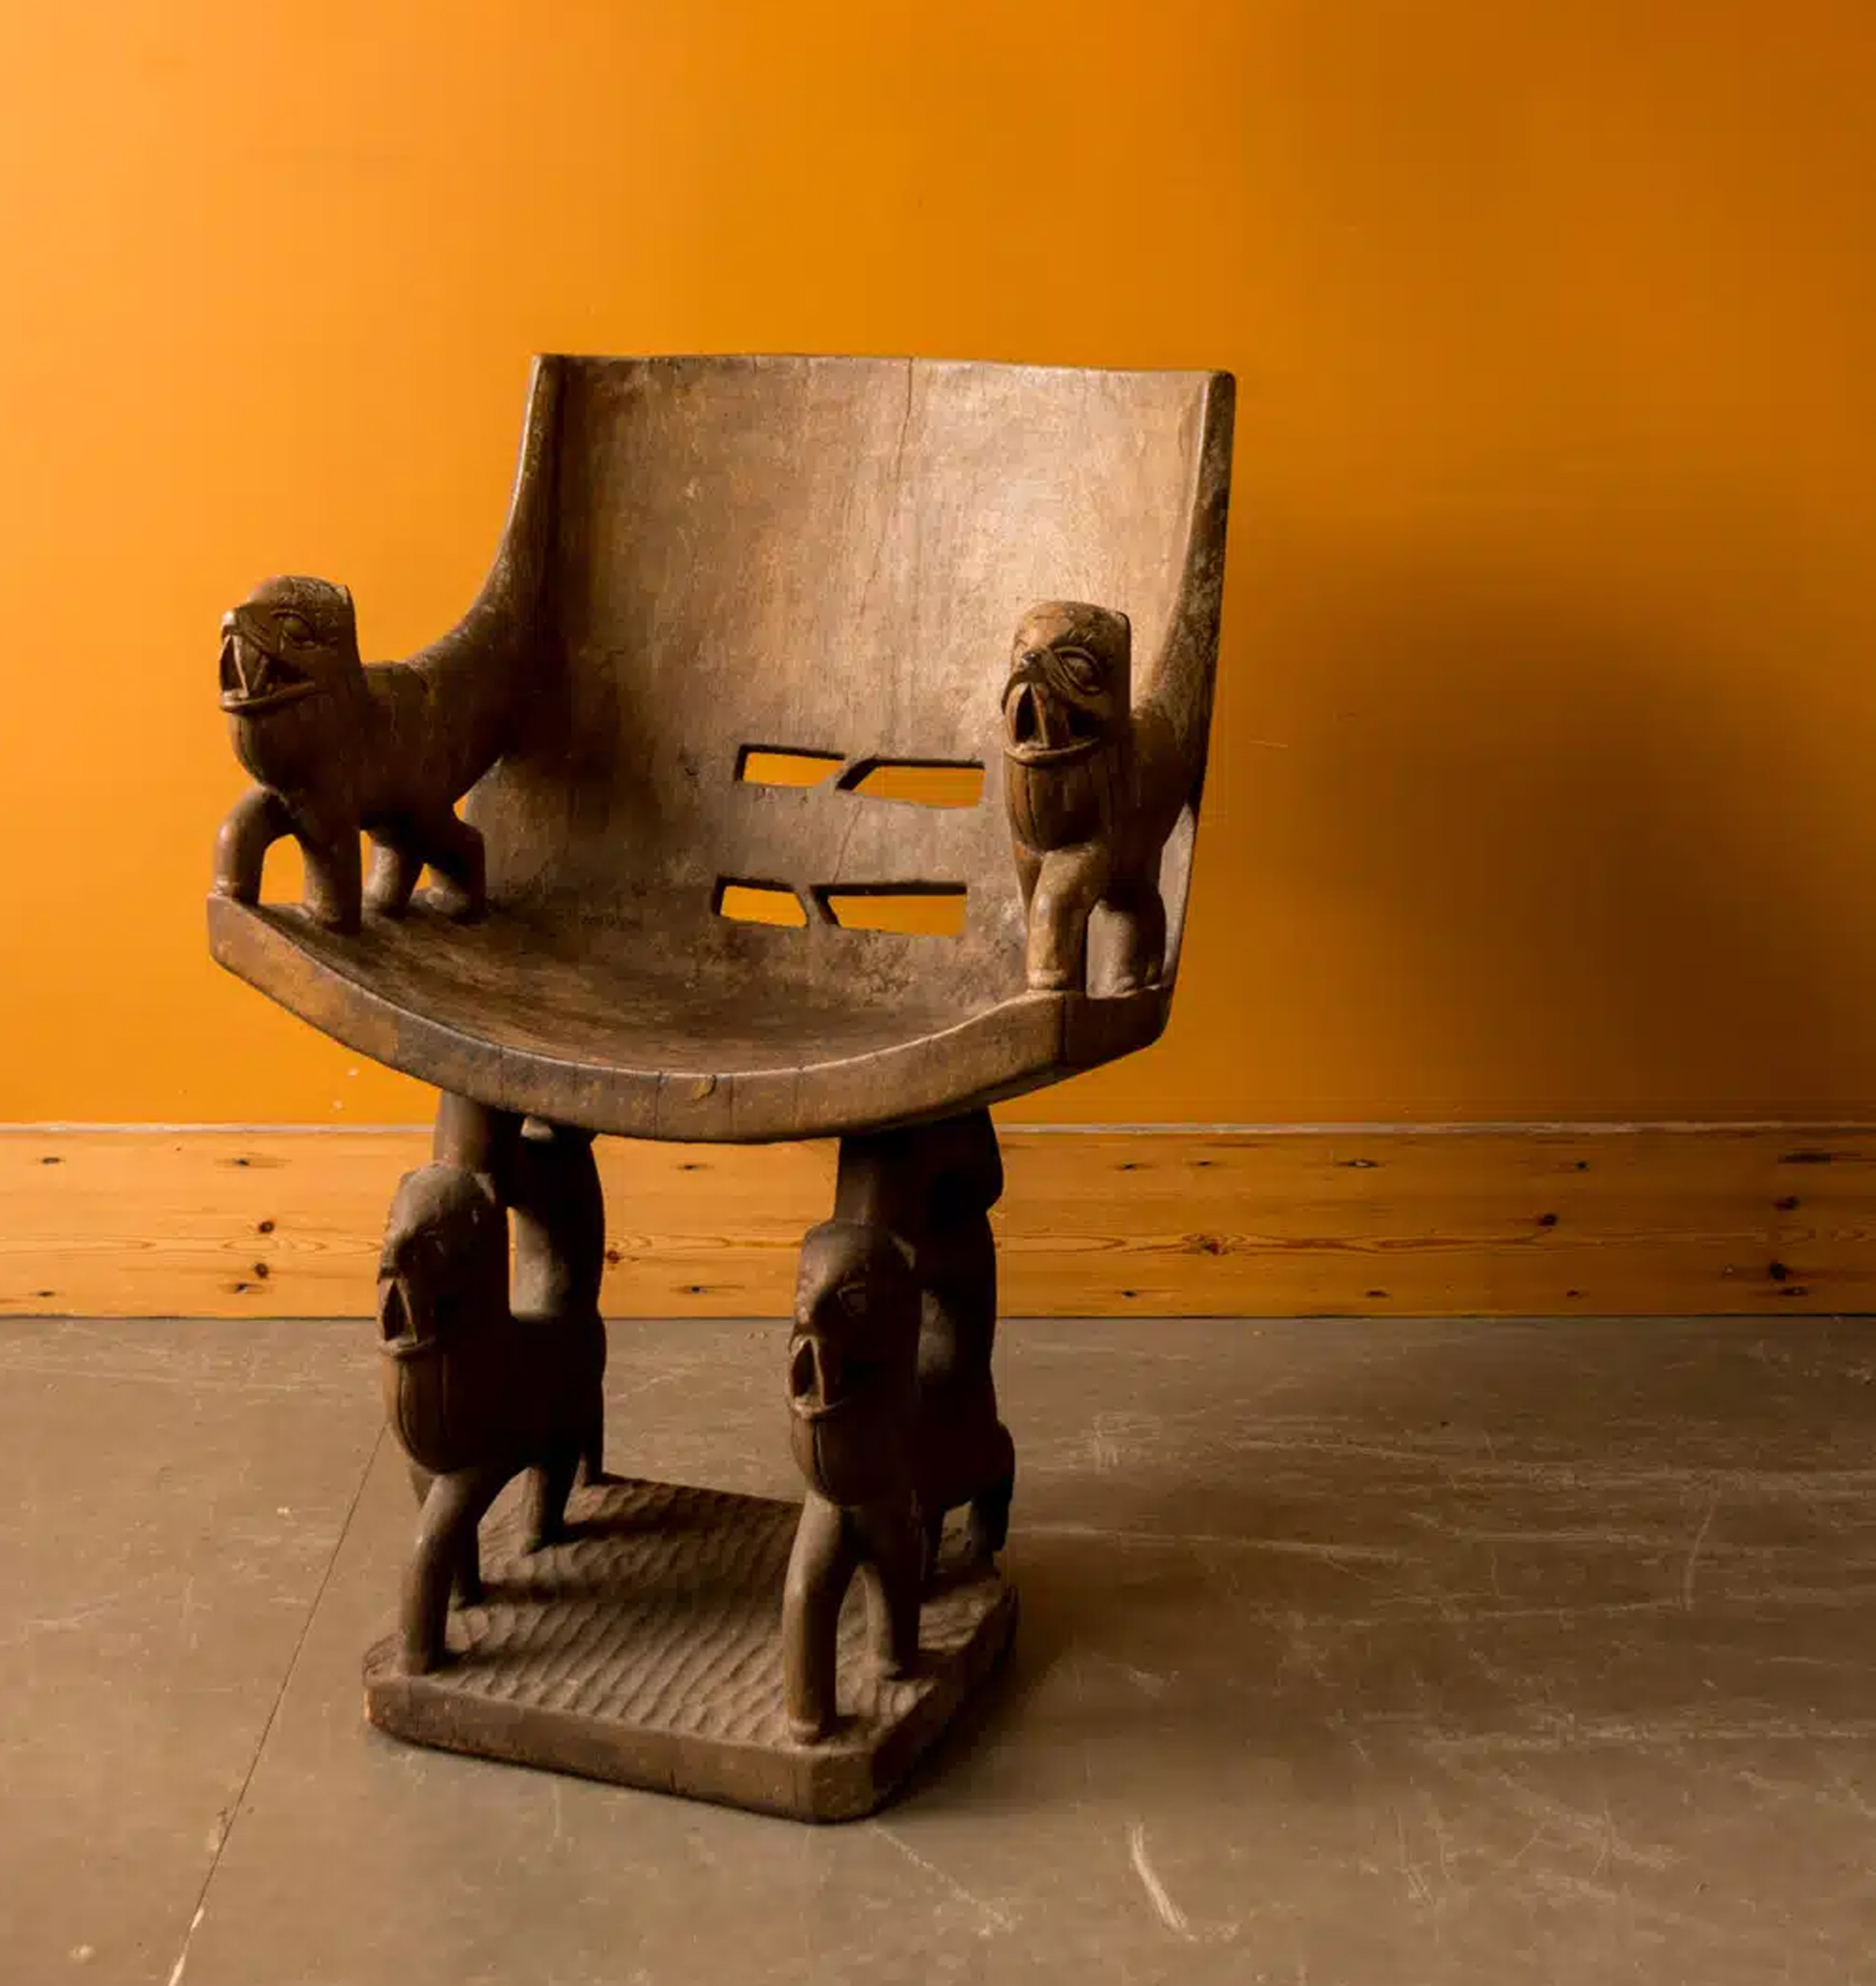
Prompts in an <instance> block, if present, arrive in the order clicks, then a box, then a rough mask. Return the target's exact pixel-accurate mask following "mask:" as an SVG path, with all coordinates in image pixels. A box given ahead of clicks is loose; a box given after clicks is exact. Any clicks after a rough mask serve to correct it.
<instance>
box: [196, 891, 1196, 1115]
mask: <svg viewBox="0 0 1876 1986" xmlns="http://www.w3.org/2000/svg"><path fill="white" fill-rule="evenodd" d="M795 935H796V934H795V933H794V932H786V931H779V932H766V931H760V930H758V931H751V932H749V933H748V934H747V936H746V938H745V943H746V944H747V945H749V946H751V947H754V946H767V947H772V948H777V949H778V950H779V948H782V947H784V946H786V944H787V943H788V941H789V939H790V938H791V937H794V936H795ZM840 935H841V936H842V937H843V938H845V939H846V941H847V944H848V947H849V948H850V949H851V951H852V952H853V954H854V956H855V962H856V963H858V962H861V961H863V960H864V959H865V957H866V955H867V954H869V953H875V952H876V953H878V954H879V955H881V956H882V957H885V958H890V957H891V955H892V952H893V950H894V949H895V948H900V947H903V946H904V945H905V944H906V943H907V940H906V939H904V938H902V937H898V936H875V935H874V934H872V933H868V932H849V933H841V934H840ZM209 937H210V944H211V947H212V948H213V951H214V954H215V957H216V958H217V960H218V961H219V963H221V964H223V965H224V966H226V967H228V969H229V970H230V971H232V972H234V973H236V974H238V975H239V976H240V977H241V978H244V979H247V980H248V981H250V983H251V984H252V985H254V986H256V987H258V988H259V989H260V991H261V992H263V993H266V994H267V995H268V996H269V997H270V998H271V999H274V1000H276V1001H278V1002H279V1003H280V1005H281V1006H282V1007H284V1008H288V1009H289V1010H290V1011H291V1012H293V1013H295V1014H298V1015H299V1016H300V1017H301V1018H302V1019H303V1020H306V1021H309V1022H310V1023H312V1024H313V1025H314V1026H316V1027H318V1028H320V1029H322V1030H323V1031H324V1032H325V1033H326V1034H328V1035H331V1036H333V1037H334V1038H337V1039H338V1040H340V1041H343V1042H344V1043H345V1044H346V1045H347V1046H348V1047H351V1048H355V1049H356V1050H357V1051H358V1052H359V1053H360V1054H366V1055H370V1056H371V1057H373V1058H374V1059H375V1060H377V1061H380V1062H385V1063H387V1064H389V1065H390V1066H391V1067H392V1068H394V1069H402V1070H404V1071H405V1072H406V1073H407V1074H410V1075H413V1076H416V1077H418V1078H420V1079H421V1080H422V1081H424V1082H426V1083H431V1084H435V1085H436V1086H437V1087H438V1088H440V1089H444V1090H447V1091H450V1092H451V1093H453V1094H456V1095H460V1096H465V1097H470V1098H473V1099H475V1100H476V1101H477V1102H479V1103H485V1104H488V1105H490V1106H492V1107H493V1108H495V1109H499V1110H506V1111H515V1112H520V1113H523V1114H531V1115H535V1116H539V1117H546V1118H550V1119H552V1120H555V1121H559V1122H565V1123H577V1124H582V1125H584V1126H586V1127H587V1128H588V1129H593V1130H598V1131H608V1132H613V1133H615V1134H616V1135H618V1136H621V1137H628V1138H671V1139H682V1140H694V1141H698V1142H736V1143H758V1142H761V1141H764V1140H771V1139H784V1138H815V1137H826V1136H832V1135H835V1134H837V1133H840V1132H842V1131H852V1130H862V1129H869V1128H870V1127H872V1126H875V1125H880V1124H885V1123H900V1122H904V1121H907V1120H908V1119H915V1118H918V1117H925V1116H933V1115H938V1114H947V1115H948V1114H953V1113H956V1112H959V1111H964V1110H970V1109H974V1108H976V1107H977V1106H978V1105H981V1104H986V1103H991V1102H993V1101H995V1100H996V1099H999V1098H1003V1097H1010V1096H1015V1095H1018V1094H1020V1093H1021V1092H1022V1091H1024V1090H1029V1089H1036V1088H1038V1087H1040V1086H1041V1085H1043V1084H1049V1083H1052V1082H1056V1081H1058V1080H1059V1079H1060V1078H1062V1077H1064V1076H1067V1075H1070V1074H1073V1073H1074V1072H1075V1071H1076V1070H1077V1069H1086V1068H1090V1067H1092V1066H1094V1065H1095V1064H1097V1063H1099V1062H1106V1061H1110V1060H1112V1058H1113V1057H1115V1056H1117V1055H1123V1054H1128V1053H1129V1052H1130V1051H1132V1050H1134V1049H1137V1048H1142V1047H1144V1046H1145V1045H1146V1044H1147V1043H1148V1042H1149V1041H1151V1040H1153V1039H1154V1038H1156V1037H1157V1035H1158V1034H1159V1032H1160V1030H1161V1029H1162V1027H1163V1026H1164V1025H1165V1021H1166V1012H1167V1001H1166V997H1165V995H1164V994H1163V993H1161V992H1160V991H1159V990H1157V989H1154V990H1152V991H1149V992H1145V993H1135V994H1131V995H1128V996H1126V997H1122V998H1115V999H1091V998H1089V997H1088V996H1086V995H1085V994H1082V993H1021V992H1018V993H1013V994H1012V995H1011V996H1009V997H1007V998H1004V999H1001V1000H991V1001H988V1002H986V1001H984V1000H983V999H981V998H978V999H976V1000H974V999H973V998H972V997H971V995H970V993H969V992H968V991H967V990H966V989H965V988H964V987H963V986H962V985H961V984H960V983H959V982H955V981H954V982H951V990H950V991H949V992H948V993H947V986H946V982H944V981H942V980H941V981H938V982H936V983H932V984H929V985H927V986H925V987H922V988H921V989H920V990H919V991H918V992H917V993H904V992H900V993H893V994H891V995H890V996H875V997H873V998H869V997H868V996H867V991H866V990H867V987H868V985H869V978H870V976H869V975H868V974H867V973H866V972H865V971H864V970H858V971H854V972H852V973H850V974H846V975H842V976H841V977H840V978H829V979H827V980H825V982H816V981H804V982H802V983H801V984H799V985H795V986H791V987H789V988H788V990H787V993H786V995H785V997H778V994H777V992H776V989H775V986H774V983H773V980H772V978H768V977H767V976H764V974H763V973H761V972H759V971H757V972H752V971H750V969H749V965H748V963H745V962H743V961H738V960H736V959H734V958H732V957H729V956H726V955H725V954H724V953H722V952H720V951H716V950H711V949H708V948H699V949H698V950H697V951H696V952H694V953H692V954H690V955H689V956H686V955H684V953H683V951H682V950H681V949H679V948H673V947H672V946H670V945H669V943H668V942H667V943H664V944H660V945H658V946H657V947H656V948H652V947H650V946H648V945H646V944H644V943H643V941H642V942H641V943H639V944H638V945H634V943H633V941H632V940H633V934H632V932H630V931H629V929H628V930H624V931H621V930H618V929H616V928H614V929H613V930H612V931H611V932H608V933H607V934H606V936H605V938H604V940H603V941H600V942H596V937H595V933H594V932H591V931H589V930H585V929H582V928H578V927H571V926H567V925H564V924H563V925H558V926H557V925H555V924H554V923H553V922H552V921H551V920H548V919H546V918H537V917H522V916H516V915H513V914H511V913H507V912H504V911H501V910H496V911H493V912H492V913H491V914H490V915H489V916H488V917H486V918H484V919H482V920H480V921H478V922H476V923H473V924H459V923H456V922H454V921H452V920H451V919H449V918H447V917H441V916H438V915H436V914H435V913H434V912H431V911H426V910H423V909H421V908H414V909H413V910H412V911H411V912H410V914H409V915H408V916H407V917H403V918H401V919H398V920H396V921H393V920H391V919H388V918H385V917H367V918H366V920H365V925H364V929H363V930H362V931H361V932H358V933H357V934H356V936H351V937H340V936H337V935H335V934H334V933H333V932H329V931H327V930H325V928H323V927H322V926H321V925H319V924H317V923H315V922H314V921H313V920H312V919H311V918H310V917H308V916H307V915H306V913H305V912H304V911H302V910H300V909H297V908H288V907H284V906H281V907H274V906H271V905H269V906H263V907H259V908H250V907H249V906H246V905H243V904H238V903H234V902H225V901H218V902H214V903H212V904H211V906H210V917H209ZM913 942H918V941H916V940H915V941H913ZM925 942H927V943H935V944H941V945H942V944H943V943H944V942H945V941H944V940H942V939H938V940H927V941H925ZM745 956H746V957H747V954H746V955H745ZM875 983H876V982H875Z"/></svg>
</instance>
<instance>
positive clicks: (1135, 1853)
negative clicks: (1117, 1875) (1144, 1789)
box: [1127, 1821, 1192, 1938]
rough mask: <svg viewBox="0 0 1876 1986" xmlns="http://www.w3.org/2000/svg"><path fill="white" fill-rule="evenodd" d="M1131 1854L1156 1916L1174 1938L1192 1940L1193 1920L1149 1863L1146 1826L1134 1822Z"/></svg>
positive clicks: (1130, 1831)
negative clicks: (1168, 1893)
mask: <svg viewBox="0 0 1876 1986" xmlns="http://www.w3.org/2000/svg"><path fill="white" fill-rule="evenodd" d="M1127 1854H1128V1855H1129V1856H1130V1857H1132V1859H1133V1872H1134V1873H1135V1874H1136V1875H1137V1876H1138V1877H1139V1878H1140V1884H1141V1887H1142V1889H1144V1890H1145V1891H1146V1900H1147V1902H1148V1903H1151V1904H1152V1905H1153V1909H1154V1913H1155V1915H1156V1916H1157V1918H1158V1919H1159V1921H1160V1922H1161V1923H1162V1924H1164V1925H1165V1927H1166V1928H1167V1930H1168V1931H1170V1932H1171V1933H1172V1935H1173V1936H1174V1937H1180V1938H1190V1937H1191V1935H1192V1920H1191V1918H1188V1916H1187V1915H1186V1913H1185V1912H1184V1911H1183V1910H1181V1909H1180V1907H1179V1906H1178V1904H1177V1903H1174V1902H1173V1901H1172V1898H1171V1897H1170V1896H1168V1895H1167V1893H1166V1885H1165V1884H1164V1883H1162V1882H1161V1881H1160V1880H1159V1876H1158V1873H1157V1871H1156V1870H1155V1869H1154V1866H1153V1864H1152V1863H1151V1862H1149V1861H1148V1860H1147V1859H1146V1823H1145V1822H1144V1821H1134V1822H1132V1823H1131V1824H1130V1825H1129V1826H1128V1827H1127Z"/></svg>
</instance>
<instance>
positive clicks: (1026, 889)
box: [1010, 841, 1042, 916]
mask: <svg viewBox="0 0 1876 1986" xmlns="http://www.w3.org/2000/svg"><path fill="white" fill-rule="evenodd" d="M1010 853H1011V854H1012V855H1013V856H1014V857H1016V886H1017V887H1018V888H1019V889H1020V890H1021V892H1022V908H1023V914H1024V915H1025V916H1027V915H1028V911H1029V906H1030V903H1031V902H1032V901H1033V900H1034V898H1035V895H1036V878H1037V877H1038V876H1040V875H1041V873H1042V857H1040V856H1039V855H1037V854H1036V851H1035V849H1033V848H1031V847H1029V846H1028V845H1027V844H1026V843H1025V842H1022V841H1012V842H1011V843H1010Z"/></svg>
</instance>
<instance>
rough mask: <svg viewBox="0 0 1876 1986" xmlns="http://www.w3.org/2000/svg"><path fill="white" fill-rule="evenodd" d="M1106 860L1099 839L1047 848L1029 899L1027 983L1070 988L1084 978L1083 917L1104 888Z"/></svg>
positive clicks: (1068, 990) (1048, 990) (1085, 936)
mask: <svg viewBox="0 0 1876 1986" xmlns="http://www.w3.org/2000/svg"><path fill="white" fill-rule="evenodd" d="M1109 872H1110V863H1109V857H1108V851H1107V850H1106V848H1105V847H1103V846H1102V845H1101V844H1100V843H1099V842H1097V841H1084V842H1082V844H1081V846H1079V847H1076V848H1051V849H1050V850H1049V852H1048V853H1047V854H1046V855H1045V856H1044V857H1042V872H1041V874H1040V875H1039V876H1038V877H1037V878H1036V891H1035V894H1034V895H1033V896H1032V897H1031V898H1030V900H1029V949H1028V956H1027V966H1028V973H1029V983H1030V985H1031V986H1033V987H1035V988H1036V989H1037V991H1039V992H1045V993H1075V992H1080V991H1082V988H1084V987H1085V985H1086V984H1087V976H1088V918H1089V917H1091V916H1092V915H1093V913H1094V908H1095V905H1096V904H1097V903H1098V902H1100V901H1101V898H1102V897H1103V896H1104V895H1105V894H1106V892H1107V887H1108V876H1109Z"/></svg>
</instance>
